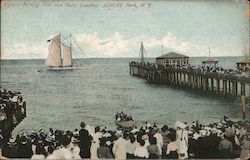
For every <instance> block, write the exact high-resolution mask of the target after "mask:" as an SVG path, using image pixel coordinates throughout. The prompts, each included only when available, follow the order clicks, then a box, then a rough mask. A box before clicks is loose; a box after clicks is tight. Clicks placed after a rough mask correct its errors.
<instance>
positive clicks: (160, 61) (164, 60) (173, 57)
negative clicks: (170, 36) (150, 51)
mask: <svg viewBox="0 0 250 160" xmlns="http://www.w3.org/2000/svg"><path fill="white" fill-rule="evenodd" d="M156 64H157V65H163V66H167V65H179V66H183V65H188V64H189V57H188V56H186V55H183V54H179V53H176V52H169V53H167V54H164V55H162V56H160V57H157V58H156Z"/></svg>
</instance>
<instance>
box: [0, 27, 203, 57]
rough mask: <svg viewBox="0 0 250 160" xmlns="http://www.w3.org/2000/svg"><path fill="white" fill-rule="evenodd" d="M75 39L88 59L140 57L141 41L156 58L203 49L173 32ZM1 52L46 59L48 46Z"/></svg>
mask: <svg viewBox="0 0 250 160" xmlns="http://www.w3.org/2000/svg"><path fill="white" fill-rule="evenodd" d="M75 39H76V41H77V42H78V45H79V46H80V47H81V48H82V49H83V51H84V52H85V54H86V57H89V58H92V57H138V56H139V49H140V43H141V42H143V44H144V47H145V49H146V51H147V55H146V56H153V57H155V56H159V55H161V46H163V47H164V50H168V51H176V52H180V53H190V52H193V51H197V50H199V49H200V47H199V46H197V45H195V44H191V43H190V42H187V41H183V40H181V39H179V38H177V37H176V36H174V35H173V34H172V33H170V32H168V33H166V34H165V35H164V36H162V37H160V38H158V37H154V36H148V35H139V36H134V37H126V36H124V35H122V34H121V33H118V32H115V33H114V34H113V35H110V36H108V37H101V36H99V35H98V34H97V33H88V34H78V35H75ZM73 46H74V45H73ZM1 51H2V57H1V58H3V59H32V58H47V55H48V44H47V43H32V42H20V43H16V44H14V46H13V47H12V46H3V47H2V49H1ZM73 51H74V49H73ZM196 53H199V52H198V51H197V52H196ZM189 55H190V54H189Z"/></svg>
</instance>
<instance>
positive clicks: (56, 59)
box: [45, 33, 84, 70]
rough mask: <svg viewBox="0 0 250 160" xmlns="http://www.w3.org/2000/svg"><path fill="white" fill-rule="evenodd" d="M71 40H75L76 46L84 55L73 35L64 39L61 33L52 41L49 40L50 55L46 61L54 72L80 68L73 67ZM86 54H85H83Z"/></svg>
mask: <svg viewBox="0 0 250 160" xmlns="http://www.w3.org/2000/svg"><path fill="white" fill-rule="evenodd" d="M71 38H72V39H73V40H74V42H75V43H74V44H76V46H77V47H78V49H79V51H80V52H81V53H83V51H82V50H81V48H80V47H79V46H78V44H77V43H76V41H75V39H74V38H73V37H72V36H71V34H70V35H69V36H67V37H64V36H63V35H62V34H61V33H60V34H59V35H57V36H55V37H53V38H52V39H49V40H48V41H47V42H50V43H49V54H48V57H47V59H46V62H45V64H46V65H47V66H48V67H49V68H50V69H53V70H61V69H62V70H63V69H74V68H79V67H77V66H73V59H72V43H71ZM83 54H84V53H83Z"/></svg>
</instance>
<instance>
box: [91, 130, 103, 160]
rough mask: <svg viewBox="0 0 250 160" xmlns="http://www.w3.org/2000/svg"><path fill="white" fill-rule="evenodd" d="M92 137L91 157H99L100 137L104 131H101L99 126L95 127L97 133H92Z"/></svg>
mask: <svg viewBox="0 0 250 160" xmlns="http://www.w3.org/2000/svg"><path fill="white" fill-rule="evenodd" d="M92 137H93V140H92V144H91V147H90V153H91V156H90V159H98V156H97V148H98V147H100V140H99V138H102V133H101V132H100V127H99V126H97V127H95V133H94V134H93V135H92Z"/></svg>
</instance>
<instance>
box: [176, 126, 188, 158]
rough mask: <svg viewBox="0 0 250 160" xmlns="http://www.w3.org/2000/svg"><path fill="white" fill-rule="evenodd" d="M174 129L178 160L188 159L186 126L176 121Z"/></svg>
mask: <svg viewBox="0 0 250 160" xmlns="http://www.w3.org/2000/svg"><path fill="white" fill-rule="evenodd" d="M175 127H176V143H177V146H178V150H177V153H178V159H186V158H188V130H187V128H188V126H187V125H186V124H184V123H181V122H179V121H177V122H176V123H175Z"/></svg>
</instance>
